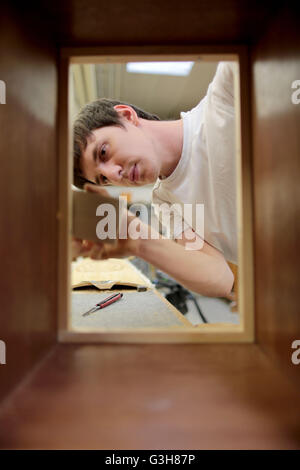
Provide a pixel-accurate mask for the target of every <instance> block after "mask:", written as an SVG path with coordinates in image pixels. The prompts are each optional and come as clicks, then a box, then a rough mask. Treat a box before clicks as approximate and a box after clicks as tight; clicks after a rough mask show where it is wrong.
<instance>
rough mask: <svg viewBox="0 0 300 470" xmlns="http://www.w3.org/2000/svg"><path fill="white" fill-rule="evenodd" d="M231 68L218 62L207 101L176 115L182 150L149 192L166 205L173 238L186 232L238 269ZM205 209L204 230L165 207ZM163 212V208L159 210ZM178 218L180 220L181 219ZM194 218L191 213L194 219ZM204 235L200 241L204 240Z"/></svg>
mask: <svg viewBox="0 0 300 470" xmlns="http://www.w3.org/2000/svg"><path fill="white" fill-rule="evenodd" d="M235 66H236V64H235V63H233V62H220V63H219V64H218V67H217V71H216V75H215V77H214V79H213V81H212V83H211V84H210V85H209V87H208V90H207V94H206V96H205V97H204V98H203V99H202V100H201V101H200V103H199V104H198V105H197V106H196V107H195V108H193V109H192V110H191V111H189V112H186V113H183V112H182V113H181V115H180V116H181V118H182V120H183V149H182V155H181V158H180V160H179V162H178V164H177V166H176V168H175V170H174V171H173V172H172V174H171V175H170V176H168V177H167V178H165V179H163V180H161V179H158V180H157V182H156V184H155V186H154V188H153V203H154V211H155V212H156V213H157V215H158V216H159V217H160V219H161V214H162V212H160V213H158V211H157V207H156V205H160V204H162V203H168V207H169V209H166V208H165V209H164V211H163V212H164V213H165V211H166V210H167V211H168V210H169V214H170V221H171V224H170V226H169V227H168V231H169V234H170V236H171V237H172V238H179V237H180V235H181V233H182V232H183V231H184V230H186V229H187V228H188V227H191V228H192V229H193V230H194V231H195V232H196V233H198V235H199V236H201V237H203V238H204V240H205V241H207V242H208V243H209V244H211V245H212V246H214V247H215V248H217V249H218V250H220V251H221V252H222V253H223V255H224V257H225V259H226V260H227V261H231V262H233V263H237V221H236V213H237V210H236V157H235V111H234V67H235ZM174 203H177V204H180V205H182V207H184V206H183V204H193V207H195V205H196V203H198V204H204V230H203V231H202V233H199V230H197V225H196V222H195V215H194V219H193V220H191V219H187V218H186V217H185V218H184V219H183V217H184V210H183V211H182V212H181V214H180V211H174V210H173V211H170V205H172V204H174ZM164 206H166V204H164ZM182 214H183V215H182ZM194 214H195V213H194ZM203 235H204V236H203Z"/></svg>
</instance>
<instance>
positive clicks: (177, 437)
mask: <svg viewBox="0 0 300 470" xmlns="http://www.w3.org/2000/svg"><path fill="white" fill-rule="evenodd" d="M0 447H1V448H6V449H7V448H13V449H16V448H23V449H24V448H25V449H32V448H34V449H40V448H41V449H46V448H47V449H65V448H75V449H95V448H100V449H164V448H166V449H204V448H206V449H245V448H246V449H253V448H255V449H265V448H266V449H279V448H284V449H289V448H294V449H295V448H299V447H300V404H299V394H298V391H297V390H295V389H294V388H293V387H292V386H291V384H290V383H289V382H287V379H286V377H285V376H284V375H281V373H280V372H278V370H277V369H276V368H275V367H273V366H272V365H270V362H269V360H268V358H267V356H266V355H264V354H263V353H262V352H261V351H260V348H259V347H258V346H256V345H177V346H175V345H102V346H101V345H98V346H96V345H80V346H66V345H65V346H58V347H56V348H54V350H53V352H52V353H51V354H50V356H49V357H48V358H47V360H46V361H44V362H43V363H42V364H41V367H40V368H39V370H37V371H36V372H35V373H34V374H33V375H32V376H31V377H30V378H29V379H28V380H27V381H26V382H25V383H24V384H23V385H22V386H21V387H19V389H18V390H17V391H16V393H14V394H11V395H10V397H9V398H8V400H7V401H6V402H4V403H3V407H2V410H1V412H0Z"/></svg>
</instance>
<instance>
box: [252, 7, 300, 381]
mask: <svg viewBox="0 0 300 470" xmlns="http://www.w3.org/2000/svg"><path fill="white" fill-rule="evenodd" d="M299 11H300V8H298V12H299ZM298 20H299V14H298V15H297V13H296V11H291V10H290V9H288V8H287V9H285V10H283V11H282V13H281V15H280V16H279V17H278V18H277V19H276V20H275V21H273V22H271V23H270V25H269V28H268V30H267V31H266V33H265V35H264V37H263V38H262V40H261V41H259V42H258V43H257V45H256V46H255V48H254V49H253V51H252V74H253V76H252V79H253V87H252V110H253V169H254V216H255V217H254V230H255V232H254V237H255V243H254V250H255V292H256V295H255V306H256V315H255V318H256V337H257V342H258V343H259V344H260V346H261V347H262V348H263V349H264V350H265V351H266V352H267V353H268V354H269V355H270V356H271V357H272V358H273V360H274V363H275V364H276V365H277V366H280V367H283V368H284V369H285V370H286V371H287V372H288V373H289V374H290V375H291V377H293V379H294V380H295V381H297V383H298V386H300V366H299V365H298V366H296V365H293V364H292V362H291V351H292V349H291V344H292V342H293V341H294V340H295V339H300V274H299V273H300V184H299V176H300V104H298V105H295V104H293V103H292V101H291V95H292V92H293V91H295V90H293V89H292V88H291V85H292V82H293V81H294V80H300V34H299V21H298Z"/></svg>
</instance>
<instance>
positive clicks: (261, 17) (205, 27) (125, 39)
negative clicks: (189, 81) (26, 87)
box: [16, 0, 278, 46]
mask: <svg viewBox="0 0 300 470" xmlns="http://www.w3.org/2000/svg"><path fill="white" fill-rule="evenodd" d="M18 3H19V2H18ZM277 3H278V2H271V1H270V0H265V1H264V2H260V1H258V0H252V1H251V2H249V0H227V1H226V2H224V0H215V1H211V2H209V1H207V0H197V1H195V0H187V1H185V2H182V1H180V0H165V1H163V2H162V1H161V0H143V1H139V0H129V1H123V0H114V1H113V2H106V1H99V0H67V1H63V2H50V1H49V0H48V1H35V2H30V3H24V4H19V5H18V7H17V8H16V11H17V12H19V14H21V15H22V16H23V17H26V18H27V19H28V21H30V22H32V23H33V24H35V28H36V27H37V26H38V25H39V26H40V28H41V29H43V30H44V31H47V33H48V34H49V36H50V37H52V39H53V40H54V41H55V42H56V43H58V44H60V45H64V46H66V45H68V46H70V45H72V46H74V45H76V46H87V45H89V46H91V45H102V46H103V45H118V46H119V45H137V44H138V45H154V44H157V45H162V44H191V43H196V44H199V43H201V44H216V43H221V44H222V43H227V44H228V43H247V42H250V41H252V40H253V39H254V38H255V37H257V35H258V34H259V33H260V32H261V30H263V29H264V27H265V25H266V23H267V22H268V21H269V19H270V18H271V17H272V15H273V14H274V12H275V11H276V9H277Z"/></svg>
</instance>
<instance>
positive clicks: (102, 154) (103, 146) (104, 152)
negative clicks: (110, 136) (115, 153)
mask: <svg viewBox="0 0 300 470" xmlns="http://www.w3.org/2000/svg"><path fill="white" fill-rule="evenodd" d="M105 154H106V145H102V147H101V149H100V155H101V157H103V156H104V155H105Z"/></svg>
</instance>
